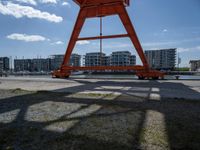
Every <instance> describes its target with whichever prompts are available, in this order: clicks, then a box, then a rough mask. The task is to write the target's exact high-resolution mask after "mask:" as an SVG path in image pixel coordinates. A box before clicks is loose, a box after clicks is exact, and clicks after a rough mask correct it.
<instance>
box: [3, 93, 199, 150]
mask: <svg viewBox="0 0 200 150" xmlns="http://www.w3.org/2000/svg"><path fill="white" fill-rule="evenodd" d="M199 114H200V102H199V101H191V100H190V101H187V100H180V99H166V100H148V99H143V98H139V97H134V96H130V95H120V96H117V97H116V95H110V94H109V95H106V94H98V95H95V94H87V95H83V94H81V95H77V96H74V95H72V94H70V93H56V92H44V91H43V92H42V91H41V92H29V91H23V90H20V89H15V90H0V149H1V150H44V149H46V150H94V149H95V150H122V149H123V150H133V149H149V150H151V149H155V150H159V149H161V150H165V149H166V150H167V149H194V150H197V149H199V147H200V142H199V141H200V115H199Z"/></svg>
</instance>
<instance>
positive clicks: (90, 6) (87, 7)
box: [52, 0, 164, 79]
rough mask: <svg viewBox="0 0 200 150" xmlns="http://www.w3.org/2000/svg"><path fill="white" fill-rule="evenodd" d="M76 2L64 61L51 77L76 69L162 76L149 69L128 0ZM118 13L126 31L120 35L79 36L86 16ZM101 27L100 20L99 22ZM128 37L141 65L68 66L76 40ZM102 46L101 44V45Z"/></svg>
mask: <svg viewBox="0 0 200 150" xmlns="http://www.w3.org/2000/svg"><path fill="white" fill-rule="evenodd" d="M73 1H74V2H75V3H76V4H78V5H79V6H80V11H79V14H78V18H77V20H76V23H75V26H74V29H73V32H72V35H71V38H70V40H69V44H68V47H67V50H66V54H65V57H64V61H63V63H62V65H61V67H60V69H59V70H56V71H54V72H53V74H52V75H53V77H58V78H68V77H69V76H70V75H71V72H72V71H78V70H96V71H97V70H99V71H103V70H135V71H136V75H137V76H138V78H139V79H150V78H151V79H158V78H164V74H163V73H162V72H159V71H156V70H151V69H150V67H149V64H148V62H147V59H146V57H145V54H144V52H143V49H142V46H141V44H140V41H139V39H138V37H137V34H136V32H135V29H134V27H133V24H132V22H131V19H130V18H129V15H128V12H127V10H126V7H127V6H129V5H130V1H129V0H73ZM111 15H118V16H119V18H120V19H121V21H122V23H123V25H124V27H125V29H126V31H127V33H126V34H120V35H106V36H103V35H102V33H101V34H100V36H96V37H81V38H80V37H79V35H80V32H81V29H82V27H83V25H84V22H85V20H86V19H87V18H96V17H99V18H100V19H101V18H102V17H106V16H111ZM101 27H102V22H101ZM127 37H129V38H130V40H131V41H132V43H133V45H134V47H135V49H136V51H137V53H138V55H139V57H140V59H141V61H142V63H143V66H102V65H101V66H91V67H76V66H70V65H69V62H70V57H71V54H72V51H73V49H74V46H75V44H76V42H77V41H83V40H98V39H100V42H101V44H102V39H111V38H127ZM101 48H102V46H101Z"/></svg>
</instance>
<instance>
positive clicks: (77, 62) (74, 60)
mask: <svg viewBox="0 0 200 150" xmlns="http://www.w3.org/2000/svg"><path fill="white" fill-rule="evenodd" d="M70 65H71V66H76V67H79V66H81V56H80V55H78V54H72V55H71V57H70Z"/></svg>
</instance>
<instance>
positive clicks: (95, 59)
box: [85, 53, 106, 67]
mask: <svg viewBox="0 0 200 150" xmlns="http://www.w3.org/2000/svg"><path fill="white" fill-rule="evenodd" d="M105 56H106V54H104V53H102V54H101V53H86V55H85V66H87V67H88V66H101V65H103V58H104V59H105ZM101 57H102V58H101ZM101 63H102V64H101ZM104 63H106V62H104Z"/></svg>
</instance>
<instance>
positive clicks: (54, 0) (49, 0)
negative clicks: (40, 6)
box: [40, 0, 57, 4]
mask: <svg viewBox="0 0 200 150" xmlns="http://www.w3.org/2000/svg"><path fill="white" fill-rule="evenodd" d="M40 3H44V4H47V3H52V4H57V0H40Z"/></svg>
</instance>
